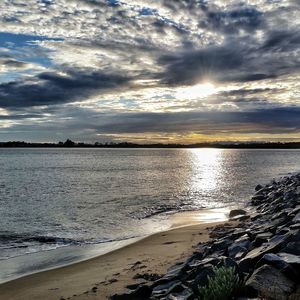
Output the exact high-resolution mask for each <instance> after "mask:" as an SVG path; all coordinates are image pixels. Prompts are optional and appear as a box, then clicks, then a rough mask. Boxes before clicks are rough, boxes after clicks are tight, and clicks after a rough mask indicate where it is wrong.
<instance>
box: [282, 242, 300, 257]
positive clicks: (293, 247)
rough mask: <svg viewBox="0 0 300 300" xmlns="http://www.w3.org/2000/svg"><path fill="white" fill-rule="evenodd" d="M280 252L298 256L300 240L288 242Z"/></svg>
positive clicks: (299, 254) (299, 253)
mask: <svg viewBox="0 0 300 300" xmlns="http://www.w3.org/2000/svg"><path fill="white" fill-rule="evenodd" d="M282 252H285V253H290V254H295V255H298V256H300V242H290V243H288V244H287V245H286V246H285V247H284V248H283V249H282Z"/></svg>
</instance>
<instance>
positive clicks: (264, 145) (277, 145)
mask: <svg viewBox="0 0 300 300" xmlns="http://www.w3.org/2000/svg"><path fill="white" fill-rule="evenodd" d="M0 147H3V148H5V147H6V148H235V149H239V148H242V149H244V148H250V149H251V148H255V149H257V148H260V149H300V142H255V141H253V142H205V143H195V144H179V143H172V144H160V143H151V144H136V143H130V142H119V143H116V142H106V143H99V142H95V143H93V144H91V143H84V142H73V141H72V140H70V139H67V140H66V141H65V142H61V141H60V142H58V143H31V142H24V141H9V142H0Z"/></svg>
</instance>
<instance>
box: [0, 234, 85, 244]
mask: <svg viewBox="0 0 300 300" xmlns="http://www.w3.org/2000/svg"><path fill="white" fill-rule="evenodd" d="M32 242H33V243H41V244H79V243H81V242H82V241H78V240H74V239H69V238H62V237H55V236H46V235H31V234H26V233H25V234H21V233H4V234H0V243H1V244H2V245H3V244H11V243H14V244H18V243H19V244H22V243H32Z"/></svg>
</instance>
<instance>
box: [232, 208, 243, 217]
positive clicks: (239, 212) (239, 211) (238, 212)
mask: <svg viewBox="0 0 300 300" xmlns="http://www.w3.org/2000/svg"><path fill="white" fill-rule="evenodd" d="M246 214H247V212H246V211H245V210H244V209H233V210H231V211H230V213H229V218H233V217H236V216H242V215H246Z"/></svg>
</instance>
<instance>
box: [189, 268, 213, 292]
mask: <svg viewBox="0 0 300 300" xmlns="http://www.w3.org/2000/svg"><path fill="white" fill-rule="evenodd" d="M213 275H214V270H213V266H212V265H209V266H207V267H206V268H204V269H203V270H202V271H201V272H200V273H199V274H198V275H197V276H196V277H195V279H194V281H193V284H192V286H191V287H192V289H193V291H194V293H195V294H196V295H198V294H199V291H198V287H199V286H205V285H207V283H208V277H209V276H213Z"/></svg>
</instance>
